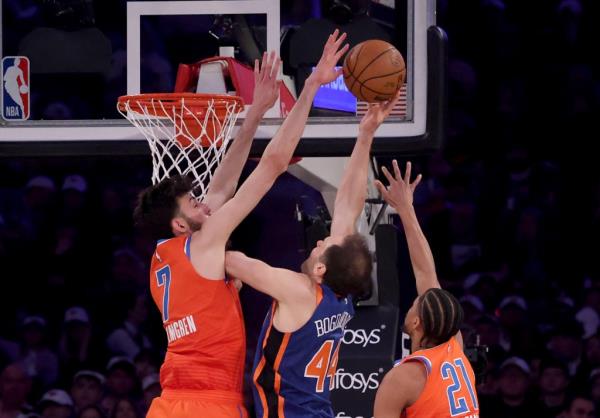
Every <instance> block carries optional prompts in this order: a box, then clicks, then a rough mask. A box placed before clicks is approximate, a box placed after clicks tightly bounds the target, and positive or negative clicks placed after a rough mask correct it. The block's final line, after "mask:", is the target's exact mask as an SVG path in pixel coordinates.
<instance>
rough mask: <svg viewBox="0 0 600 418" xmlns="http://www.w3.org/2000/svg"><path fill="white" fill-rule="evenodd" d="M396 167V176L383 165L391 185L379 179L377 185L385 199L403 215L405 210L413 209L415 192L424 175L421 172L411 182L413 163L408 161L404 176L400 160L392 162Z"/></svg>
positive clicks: (376, 181) (382, 168) (384, 172)
mask: <svg viewBox="0 0 600 418" xmlns="http://www.w3.org/2000/svg"><path fill="white" fill-rule="evenodd" d="M392 165H393V167H394V176H392V174H391V173H390V172H389V171H388V169H387V168H385V167H381V170H382V171H383V174H384V175H385V177H386V178H387V179H388V182H389V183H390V185H389V186H388V187H385V186H384V185H383V183H381V182H380V181H379V180H375V186H376V187H377V189H378V190H379V192H380V193H381V196H382V197H383V198H384V199H385V201H386V202H387V203H388V204H389V205H390V206H392V207H393V208H394V209H396V211H397V212H398V213H399V214H400V215H402V213H403V212H406V211H407V210H411V209H412V205H413V194H414V192H415V189H416V188H417V186H418V185H419V183H420V182H421V179H422V178H423V176H421V175H420V174H419V175H418V176H417V177H416V179H415V180H414V181H413V182H412V183H411V182H410V176H411V168H412V165H411V163H410V161H409V162H408V163H406V171H405V172H404V178H403V177H402V173H401V172H400V167H398V162H397V161H396V160H394V161H393V162H392Z"/></svg>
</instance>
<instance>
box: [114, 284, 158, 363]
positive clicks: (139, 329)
mask: <svg viewBox="0 0 600 418" xmlns="http://www.w3.org/2000/svg"><path fill="white" fill-rule="evenodd" d="M125 308H126V309H127V318H126V319H125V322H124V323H123V325H122V326H121V327H120V328H117V329H115V330H114V331H113V332H111V333H110V335H109V336H108V338H107V340H106V345H107V347H108V349H109V350H110V352H111V354H112V355H114V356H126V357H127V358H129V359H130V360H133V359H134V358H135V356H136V355H137V354H138V353H139V352H140V351H141V350H142V349H149V348H152V344H151V343H150V340H149V339H148V337H147V336H146V335H145V334H144V332H143V326H144V323H145V322H146V318H147V317H148V298H147V297H146V294H144V293H142V294H139V295H135V296H131V297H128V298H127V301H126V304H125Z"/></svg>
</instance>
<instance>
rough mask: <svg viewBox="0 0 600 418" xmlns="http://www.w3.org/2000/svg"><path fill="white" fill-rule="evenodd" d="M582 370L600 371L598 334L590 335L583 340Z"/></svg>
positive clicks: (599, 337) (599, 336)
mask: <svg viewBox="0 0 600 418" xmlns="http://www.w3.org/2000/svg"><path fill="white" fill-rule="evenodd" d="M580 367H581V369H582V370H587V371H590V370H594V369H597V368H598V369H600V334H595V335H592V336H591V337H590V338H588V339H587V340H585V345H584V349H583V360H582V363H581V366H580Z"/></svg>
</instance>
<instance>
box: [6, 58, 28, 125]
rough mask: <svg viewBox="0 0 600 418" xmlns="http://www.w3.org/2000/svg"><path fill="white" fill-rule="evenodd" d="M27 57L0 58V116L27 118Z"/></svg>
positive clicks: (8, 118) (12, 118)
mask: <svg viewBox="0 0 600 418" xmlns="http://www.w3.org/2000/svg"><path fill="white" fill-rule="evenodd" d="M29 103H30V102H29V58H27V57H4V58H2V118H3V119H5V120H9V121H10V120H26V119H29Z"/></svg>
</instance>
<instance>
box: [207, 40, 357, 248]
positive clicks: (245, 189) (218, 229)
mask: <svg viewBox="0 0 600 418" xmlns="http://www.w3.org/2000/svg"><path fill="white" fill-rule="evenodd" d="M345 38H346V34H342V35H341V36H339V31H337V30H336V31H335V32H334V33H333V34H332V35H331V36H330V37H329V39H328V41H327V43H326V44H325V47H324V49H323V55H322V57H321V59H320V61H319V63H318V64H317V67H316V69H315V71H314V72H313V73H312V74H311V75H310V77H308V78H307V80H306V82H305V84H304V89H303V90H302V93H301V94H300V97H299V98H298V101H297V102H296V104H295V105H294V107H293V108H292V110H291V112H290V114H289V115H288V116H287V118H286V119H285V121H284V122H283V124H282V125H281V127H280V128H279V130H278V131H277V133H276V134H275V137H274V138H273V139H272V140H271V141H270V142H269V145H268V146H267V148H266V149H265V151H264V153H263V155H262V158H261V160H260V162H259V163H258V166H257V167H256V168H255V169H254V171H253V172H252V174H250V176H249V177H248V179H247V180H246V181H245V182H244V184H242V186H241V187H240V188H239V190H238V191H237V193H236V194H235V196H234V197H233V198H232V199H230V200H229V201H228V202H227V203H226V204H225V205H223V207H222V208H221V209H220V210H219V211H217V212H216V213H215V214H214V215H213V216H211V217H210V218H209V219H208V220H207V221H206V222H205V224H204V225H203V229H207V230H210V232H211V233H210V234H209V235H210V237H209V239H210V240H211V242H214V243H215V244H216V245H219V243H223V244H224V243H225V242H226V241H227V239H228V238H229V235H230V234H231V232H232V231H233V230H234V229H235V228H236V227H237V226H238V225H239V223H240V222H241V221H242V220H243V219H244V218H245V217H246V216H247V215H248V214H249V213H250V211H252V209H254V207H255V206H256V205H257V204H258V202H259V201H260V199H262V198H263V196H264V195H265V194H266V193H267V192H268V191H269V189H270V188H271V186H272V185H273V183H274V182H275V179H276V178H277V177H278V176H279V175H280V174H282V173H283V172H285V170H286V169H287V167H288V164H289V162H290V159H291V158H292V155H293V153H294V150H295V149H296V146H297V145H298V142H299V141H300V137H301V136H302V132H303V131H304V126H305V125H306V120H307V119H308V112H309V111H310V107H311V105H312V102H313V99H314V97H315V94H316V93H317V90H318V89H319V87H320V86H321V85H322V84H326V83H329V82H331V81H333V80H335V79H336V77H337V76H338V74H339V71H337V70H336V69H335V65H336V63H337V62H338V61H339V59H340V58H341V57H342V55H343V54H344V53H345V52H346V50H347V49H348V45H345V46H344V47H343V48H342V47H341V45H342V43H343V42H344V39H345ZM205 235H206V234H205Z"/></svg>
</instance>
